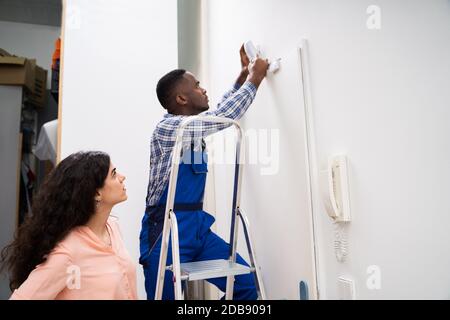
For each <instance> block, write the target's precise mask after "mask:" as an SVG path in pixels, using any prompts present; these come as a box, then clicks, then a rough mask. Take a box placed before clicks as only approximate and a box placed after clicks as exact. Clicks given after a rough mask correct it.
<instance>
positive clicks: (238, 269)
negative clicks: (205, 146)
mask: <svg viewBox="0 0 450 320" xmlns="http://www.w3.org/2000/svg"><path fill="white" fill-rule="evenodd" d="M194 121H202V122H214V123H223V124H230V125H233V126H234V127H235V128H236V131H237V134H238V136H237V142H236V164H235V174H234V188H233V206H232V208H233V209H232V214H231V230H230V242H229V243H230V244H231V249H230V255H229V258H228V260H225V259H218V260H207V261H195V262H188V263H180V252H179V242H178V224H177V218H176V215H175V212H174V209H173V207H174V201H175V192H176V185H177V177H178V166H179V164H180V159H181V150H182V144H183V134H184V131H185V128H186V126H187V125H188V124H190V123H192V122H194ZM242 138H243V131H242V128H241V126H240V125H239V123H238V122H236V121H234V120H232V119H228V118H222V117H215V116H190V117H187V118H186V119H184V120H183V121H182V122H181V123H180V126H179V127H178V129H177V133H176V140H175V145H174V149H173V154H172V164H171V172H170V179H169V189H168V194H167V203H166V210H165V216H164V227H163V231H162V241H161V253H160V257H159V267H158V277H157V280H156V292H155V300H161V298H162V293H163V286H164V275H165V271H166V270H171V271H172V273H173V282H174V291H175V299H176V300H182V299H184V295H183V290H182V281H196V280H206V279H211V278H217V277H227V284H226V292H225V299H226V300H231V299H232V298H233V289H234V276H237V275H240V274H248V273H252V274H253V276H254V279H255V285H256V290H257V293H258V299H261V300H265V299H266V294H265V291H264V287H263V283H262V278H261V271H260V269H259V266H258V264H257V262H256V258H255V250H254V246H253V242H252V239H251V236H250V233H249V222H248V219H247V217H246V216H245V214H244V213H243V211H242V208H241V207H240V198H241V197H240V195H241V194H240V192H241V180H242V169H243V152H242V150H245V149H244V147H243V145H244V142H243V139H242ZM238 217H239V219H240V220H241V222H242V226H243V230H244V234H245V240H246V244H247V250H248V254H249V257H250V267H247V266H244V265H241V264H239V263H237V262H236V247H237V235H238V222H239V220H238V219H237V218H238ZM169 235H170V236H171V241H172V265H170V266H166V261H167V252H168V246H169Z"/></svg>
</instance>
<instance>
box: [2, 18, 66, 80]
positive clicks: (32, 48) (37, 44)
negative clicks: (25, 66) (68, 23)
mask: <svg viewBox="0 0 450 320" xmlns="http://www.w3.org/2000/svg"><path fill="white" fill-rule="evenodd" d="M60 33H61V28H59V27H52V26H43V25H37V24H27V23H16V22H7V21H0V48H2V49H4V50H6V51H8V52H9V53H11V54H14V55H17V56H22V57H26V58H30V59H36V62H37V64H38V65H39V66H40V67H42V68H44V69H46V70H47V71H48V77H47V87H48V88H50V81H51V76H50V75H51V68H52V55H53V52H54V51H55V41H56V39H58V37H59V36H60Z"/></svg>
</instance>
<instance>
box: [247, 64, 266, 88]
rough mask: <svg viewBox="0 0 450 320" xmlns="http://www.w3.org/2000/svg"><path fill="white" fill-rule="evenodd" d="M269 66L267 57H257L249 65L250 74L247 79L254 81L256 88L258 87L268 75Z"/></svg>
mask: <svg viewBox="0 0 450 320" xmlns="http://www.w3.org/2000/svg"><path fill="white" fill-rule="evenodd" d="M268 68H269V62H268V61H267V59H261V58H259V57H257V58H256V59H255V60H254V61H252V62H250V64H249V65H248V71H249V75H248V77H247V80H248V81H250V82H251V83H253V84H254V85H255V87H256V88H258V87H259V85H260V83H261V81H263V79H264V77H265V76H266V73H267V69H268Z"/></svg>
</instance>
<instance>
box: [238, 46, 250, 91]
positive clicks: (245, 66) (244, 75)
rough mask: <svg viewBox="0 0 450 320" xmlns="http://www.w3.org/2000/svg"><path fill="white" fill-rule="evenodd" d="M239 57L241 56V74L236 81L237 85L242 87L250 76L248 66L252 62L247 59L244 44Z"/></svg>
mask: <svg viewBox="0 0 450 320" xmlns="http://www.w3.org/2000/svg"><path fill="white" fill-rule="evenodd" d="M239 55H240V56H241V73H240V74H239V77H238V79H237V80H236V82H237V83H239V84H240V85H242V84H243V83H244V82H245V80H246V79H247V76H248V73H249V72H248V65H249V63H250V60H249V59H248V57H247V54H246V53H245V50H244V44H242V46H241V49H240V50H239Z"/></svg>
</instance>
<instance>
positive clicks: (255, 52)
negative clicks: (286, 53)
mask: <svg viewBox="0 0 450 320" xmlns="http://www.w3.org/2000/svg"><path fill="white" fill-rule="evenodd" d="M244 50H245V54H246V55H247V57H248V58H249V59H250V61H253V60H255V59H256V58H257V57H258V56H260V55H261V52H260V50H259V48H257V47H256V46H255V45H254V44H253V42H252V41H247V42H245V43H244ZM278 69H280V59H276V60H273V61H269V68H268V69H267V71H269V72H270V73H275V72H276V71H277V70H278Z"/></svg>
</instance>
